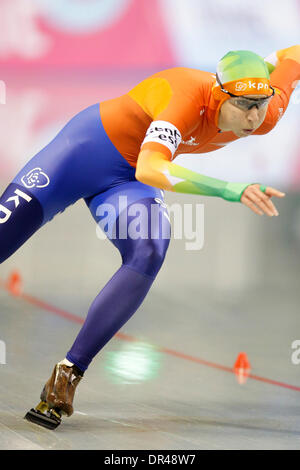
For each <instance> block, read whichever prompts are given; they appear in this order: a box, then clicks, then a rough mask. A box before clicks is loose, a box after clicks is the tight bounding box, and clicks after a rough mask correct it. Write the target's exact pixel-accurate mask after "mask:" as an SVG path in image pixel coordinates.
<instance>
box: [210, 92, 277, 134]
mask: <svg viewBox="0 0 300 470" xmlns="http://www.w3.org/2000/svg"><path fill="white" fill-rule="evenodd" d="M264 97H266V98H267V96H266V95H247V97H243V96H241V97H240V98H230V99H228V100H226V101H225V102H224V103H223V104H222V106H221V108H220V113H219V119H218V127H219V128H220V129H221V130H222V131H224V132H226V131H231V132H233V133H234V134H235V135H236V136H237V137H247V136H248V135H251V134H252V133H253V132H254V131H256V129H258V128H259V127H260V126H261V124H262V123H263V122H264V119H265V117H266V114H267V110H268V103H269V101H265V104H264V105H260V104H258V105H255V103H254V106H252V107H250V109H247V101H245V98H246V99H247V98H251V99H257V100H258V103H259V100H261V98H264ZM250 103H251V105H252V104H253V102H250ZM245 105H246V106H245Z"/></svg>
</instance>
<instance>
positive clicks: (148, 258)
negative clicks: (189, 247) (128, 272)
mask: <svg viewBox="0 0 300 470" xmlns="http://www.w3.org/2000/svg"><path fill="white" fill-rule="evenodd" d="M169 241H170V240H169V239H162V238H160V239H151V238H149V239H146V240H144V239H139V240H135V242H136V243H135V244H134V245H135V246H134V248H133V249H132V250H127V251H125V253H123V256H122V260H123V263H124V264H126V265H127V266H130V267H131V268H133V269H135V270H136V271H138V272H140V273H142V274H145V275H147V276H151V277H155V276H156V275H157V273H158V271H159V270H160V268H161V266H162V264H163V262H164V259H165V256H166V252H167V249H168V246H169Z"/></svg>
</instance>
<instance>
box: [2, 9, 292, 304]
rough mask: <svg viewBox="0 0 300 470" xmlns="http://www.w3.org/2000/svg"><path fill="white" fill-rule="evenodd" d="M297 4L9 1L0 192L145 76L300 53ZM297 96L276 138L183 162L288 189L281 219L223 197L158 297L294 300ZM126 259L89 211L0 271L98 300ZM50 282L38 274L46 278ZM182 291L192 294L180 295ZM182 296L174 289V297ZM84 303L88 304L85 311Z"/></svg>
mask: <svg viewBox="0 0 300 470" xmlns="http://www.w3.org/2000/svg"><path fill="white" fill-rule="evenodd" d="M299 26H300V1H299V0H286V1H285V2H282V1H281V0H264V2H261V1H260V0H244V1H241V0H231V1H227V0H225V1H224V0H211V1H210V2H206V1H202V0H200V1H199V0H151V1H150V0H0V136H1V139H0V188H1V191H3V190H4V189H5V187H6V185H7V184H8V183H9V181H10V180H11V179H12V178H13V177H14V175H15V173H16V172H17V171H18V170H19V169H20V168H21V167H22V166H23V165H24V164H25V162H26V161H28V159H29V158H31V157H32V156H33V155H34V154H35V153H37V152H38V151H39V150H40V149H41V148H42V147H43V146H44V145H46V144H47V143H48V142H49V141H50V140H51V139H52V138H53V137H54V136H55V135H56V133H57V132H58V131H59V130H60V129H61V128H62V126H63V125H64V124H65V123H66V122H67V120H68V119H70V118H71V117H72V116H73V115H74V114H75V113H77V112H78V111H80V110H82V109H83V108H85V107H87V106H89V105H91V104H94V103H96V102H99V101H103V100H106V99H109V98H112V97H115V96H118V95H120V94H122V93H126V92H127V91H128V90H129V89H130V88H131V87H133V86H134V85H135V84H136V83H138V82H139V81H140V80H142V79H143V78H146V77H147V76H148V75H150V74H152V73H154V72H156V71H158V70H161V69H164V68H169V67H175V66H187V67H194V68H199V69H202V70H206V71H211V72H215V67H216V63H217V61H218V60H219V59H220V58H221V57H222V56H223V55H225V54H226V53H227V52H228V50H234V49H250V50H253V51H254V52H257V53H258V54H260V55H261V56H263V57H265V56H267V55H269V54H270V53H271V52H273V51H274V50H277V49H282V48H285V47H289V46H291V45H295V44H299V43H300V35H299V31H300V28H299ZM299 111H300V90H299V88H296V89H295V92H294V95H293V97H292V99H291V102H290V106H289V108H288V110H287V112H286V114H285V115H284V117H283V119H282V120H281V121H280V122H279V123H278V125H277V126H276V128H275V129H274V130H273V131H272V132H271V133H269V134H268V135H266V136H253V137H249V138H247V140H245V139H242V140H240V141H238V142H235V143H233V144H232V145H230V146H228V147H226V148H222V149H220V150H218V152H216V153H213V154H212V153H210V154H209V155H201V156H195V155H193V156H190V157H189V156H185V157H184V162H183V158H182V157H179V161H178V163H179V162H181V160H180V159H182V164H186V165H187V166H189V167H192V168H194V169H196V170H197V171H199V172H200V173H201V172H202V173H203V174H206V175H209V176H213V177H216V178H220V179H225V180H227V181H239V182H242V181H246V182H248V181H249V182H252V181H253V182H261V183H263V184H265V185H271V186H275V187H277V188H278V189H280V190H284V191H286V193H287V196H286V198H285V199H284V200H282V201H279V202H278V204H277V207H278V210H279V213H280V216H279V217H274V218H272V219H269V218H268V217H267V216H264V217H259V216H256V215H255V214H253V213H251V212H250V211H249V209H247V208H245V207H242V206H241V205H238V204H233V203H228V202H225V201H222V200H220V199H217V198H213V199H212V198H198V197H195V196H187V195H179V194H177V195H173V194H167V195H166V201H167V202H168V203H173V202H174V201H177V202H180V203H181V204H184V203H192V204H195V203H203V204H204V205H205V217H204V223H205V227H204V233H205V241H204V246H203V248H202V249H201V250H199V251H197V252H191V251H190V252H188V251H186V249H185V245H184V241H183V240H182V241H180V240H172V242H171V246H170V249H169V253H168V255H167V259H166V263H165V265H164V267H163V268H162V271H161V273H160V275H159V276H160V277H159V279H160V282H157V283H156V285H155V286H156V287H155V288H156V289H158V290H159V291H160V292H161V295H163V294H164V292H168V291H169V289H170V285H172V286H174V294H173V295H174V296H175V297H176V295H184V294H185V293H187V292H189V289H191V290H192V289H194V290H195V292H197V290H199V289H200V290H201V289H202V291H203V292H204V291H205V292H211V291H213V292H220V293H221V295H225V294H226V292H228V293H229V294H230V295H232V292H237V293H239V292H244V291H245V289H249V288H251V289H254V291H253V292H254V293H255V292H256V291H255V289H257V288H261V289H263V288H264V287H265V288H266V289H267V288H269V289H270V290H271V291H272V290H273V291H276V293H277V294H278V293H279V292H281V290H282V291H283V292H285V293H287V298H291V297H293V298H296V297H297V296H298V297H299V289H298V285H299V274H300V267H299V261H298V259H299V258H298V253H299V247H300V191H299V189H300V139H299ZM119 263H120V259H119V255H118V254H117V253H116V252H115V250H114V248H113V247H112V246H110V244H109V242H108V241H100V240H98V239H97V237H96V227H95V223H94V221H93V220H92V218H91V216H90V214H89V213H88V211H87V209H86V207H85V206H84V204H83V203H82V202H78V203H77V204H76V205H75V206H74V207H72V208H70V209H69V210H67V211H66V212H65V213H64V214H63V215H59V216H58V217H56V218H55V219H54V220H53V221H52V222H51V223H50V224H48V225H46V226H45V227H44V228H43V229H42V230H41V231H40V232H39V233H38V234H36V235H35V236H34V237H33V238H32V239H31V240H30V241H29V242H28V243H27V244H26V245H25V246H24V247H23V248H22V249H21V250H19V252H18V253H16V254H15V255H14V256H13V257H12V258H10V259H9V260H8V261H7V262H6V263H4V265H2V266H1V270H0V276H2V277H5V276H7V275H8V273H9V271H10V270H11V269H13V268H16V267H17V268H19V269H21V271H22V273H23V275H24V277H25V278H26V280H27V288H28V290H31V291H34V290H35V289H39V290H40V292H43V289H44V290H45V295H47V293H48V294H49V288H50V291H51V289H52V288H53V290H55V292H56V295H59V292H60V291H61V292H64V293H66V292H67V293H69V294H70V295H78V297H79V298H80V297H82V296H83V295H84V294H89V295H90V294H91V293H96V291H97V289H98V287H99V286H100V285H103V284H104V282H106V281H107V280H108V278H109V276H110V275H112V274H113V273H114V271H115V269H116V268H117V267H118V265H119ZM41 273H42V274H41ZM183 282H184V286H185V289H183V290H184V292H183V290H182V289H181V290H180V286H181V287H182V283H183ZM176 286H178V288H179V290H177V292H176V289H175V287H176ZM78 305H80V304H78Z"/></svg>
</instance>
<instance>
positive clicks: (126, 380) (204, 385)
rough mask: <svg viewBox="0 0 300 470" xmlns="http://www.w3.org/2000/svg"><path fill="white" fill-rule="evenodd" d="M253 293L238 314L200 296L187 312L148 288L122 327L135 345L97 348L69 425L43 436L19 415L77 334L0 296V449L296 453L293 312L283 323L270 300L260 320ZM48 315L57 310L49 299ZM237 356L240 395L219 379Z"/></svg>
mask: <svg viewBox="0 0 300 470" xmlns="http://www.w3.org/2000/svg"><path fill="white" fill-rule="evenodd" d="M264 295H265V297H263V296H262V294H261V295H258V293H257V292H255V295H251V294H250V293H249V297H248V298H247V299H246V298H245V297H243V299H241V300H240V302H241V304H240V305H239V302H236V303H235V305H232V303H231V304H230V303H228V304H226V302H223V303H222V304H221V303H219V302H218V301H217V300H216V301H215V302H211V301H210V302H208V300H207V299H205V298H204V296H202V297H201V298H202V305H201V309H200V310H199V301H198V300H197V296H196V295H195V293H192V292H190V295H189V296H187V297H186V298H185V299H184V300H183V301H182V304H180V303H179V302H178V301H176V302H173V303H172V301H171V300H170V298H168V296H167V295H166V296H165V297H162V296H161V295H159V294H158V293H157V292H156V291H155V289H154V290H153V291H152V293H151V295H150V294H149V296H148V298H147V300H146V301H145V303H144V304H143V306H142V307H141V308H140V310H139V312H137V313H136V314H135V316H134V317H133V318H132V319H131V320H130V321H129V322H128V323H127V325H125V327H124V328H123V329H122V332H123V333H124V334H125V335H129V336H132V337H134V338H135V339H136V340H137V341H136V342H135V341H130V337H129V336H128V337H126V336H124V337H119V338H113V339H112V340H111V341H110V342H109V343H108V345H107V346H106V347H105V348H104V349H103V350H102V352H101V353H100V354H99V355H98V356H97V357H96V359H95V360H94V361H93V363H92V364H91V366H90V368H89V369H88V371H87V372H86V374H85V376H84V380H82V382H81V383H80V384H79V386H78V389H77V391H76V396H75V402H74V405H75V413H74V414H73V416H72V417H70V418H64V419H63V422H62V424H61V425H60V426H59V427H58V428H57V429H56V430H55V431H49V430H47V429H44V428H41V427H39V426H37V425H35V424H31V423H29V422H27V421H25V420H24V419H23V417H24V414H25V413H26V412H27V411H28V410H29V409H30V408H31V407H34V406H35V405H36V404H37V403H38V401H39V394H40V392H41V389H42V387H43V385H44V383H45V381H46V380H47V379H48V377H49V376H50V374H51V372H52V368H53V366H54V364H55V363H56V362H57V361H58V360H61V359H62V358H63V357H64V356H65V353H66V351H67V350H68V348H69V347H70V345H71V344H72V342H73V340H74V338H75V336H76V334H77V332H78V331H79V328H80V324H79V323H78V322H76V318H75V317H74V318H73V319H72V318H71V319H68V318H64V317H62V316H61V312H59V311H58V312H57V311H56V312H54V311H52V312H51V311H50V310H49V305H45V306H44V307H41V306H37V305H33V304H32V303H30V302H28V300H25V299H24V298H22V297H16V296H12V295H11V294H10V293H9V292H8V291H7V290H5V289H3V288H1V289H0V302H1V337H0V339H1V338H3V339H5V346H6V364H1V365H0V377H1V382H0V390H1V395H0V397H1V398H0V434H1V439H0V448H1V449H66V450H67V449H106V450H116V449H120V450H124V449H131V450H133V449H146V450H154V449H156V450H160V449H168V450H170V449H172V450H176V449H182V450H184V449H299V447H300V420H299V415H300V412H299V402H300V373H299V371H300V365H299V366H297V365H294V364H292V362H291V354H292V352H293V351H292V349H290V345H291V342H292V340H294V339H296V336H297V333H296V332H297V324H298V316H297V313H298V305H297V304H296V303H295V305H292V304H291V303H290V304H289V322H288V323H287V322H286V321H285V318H284V315H283V313H282V312H283V310H284V305H285V299H284V298H282V295H279V294H278V296H277V297H276V293H275V294H274V292H273V293H272V296H273V300H272V304H273V309H272V312H270V313H268V311H267V308H266V306H267V300H268V296H269V295H271V293H266V292H265V293H264ZM274 296H275V298H274ZM258 299H259V300H258ZM66 304H67V302H66ZM51 305H54V306H56V307H58V308H61V309H65V305H64V304H63V300H62V299H61V298H60V299H59V300H57V302H55V298H54V299H53V301H52V303H51ZM70 307H71V306H70V302H69V303H68V309H66V310H67V311H69V312H70V313H72V308H70ZM74 310H75V304H74ZM241 310H243V320H242V321H239V315H240V311H241ZM262 311H264V315H262V314H261V312H262ZM187 318H188V321H187ZM74 320H75V321H74ZM79 322H80V320H79ZM216 325H218V327H216ZM141 343H142V344H143V345H144V347H145V348H144V350H143V347H142V346H141ZM145 345H146V346H145ZM147 345H148V346H147ZM137 346H139V347H137ZM242 350H243V351H246V352H247V354H248V357H249V361H250V363H251V367H252V370H251V374H252V376H250V377H249V378H248V380H247V382H246V384H244V385H240V384H239V383H238V382H237V380H236V377H235V375H234V374H233V373H231V372H230V371H229V370H226V367H227V368H228V369H231V368H232V367H233V364H234V361H235V359H236V356H237V354H238V353H239V352H240V351H242ZM151 351H152V353H151ZM139 354H140V356H139ZM116 358H119V362H118V361H117V360H116ZM120 358H121V359H120ZM124 358H125V359H124ZM126 360H127V363H126ZM113 361H115V362H113ZM204 361H208V364H206V363H205V362H204ZM117 362H118V364H117ZM133 363H135V364H136V368H135V369H134V366H133ZM141 363H142V366H141ZM113 364H114V366H113ZM126 364H127V365H126ZM214 365H216V367H214ZM218 366H220V367H218ZM222 366H224V370H223V369H222ZM147 374H148V375H147ZM260 378H262V379H263V380H260ZM268 379H269V380H270V381H272V380H273V381H274V383H271V382H268ZM265 380H266V381H265ZM277 382H278V383H277ZM291 386H294V387H295V389H293V388H292V387H291Z"/></svg>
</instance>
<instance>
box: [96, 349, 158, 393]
mask: <svg viewBox="0 0 300 470" xmlns="http://www.w3.org/2000/svg"><path fill="white" fill-rule="evenodd" d="M161 360H162V355H161V353H160V352H159V351H158V350H157V348H156V347H155V346H152V345H151V344H148V343H143V342H136V343H129V344H124V345H122V347H121V348H120V349H119V350H118V351H109V352H107V353H106V361H105V366H104V367H105V370H106V372H107V374H108V377H109V379H110V380H111V381H112V382H115V383H123V384H124V383H127V384H137V383H141V382H145V381H147V380H151V379H154V378H155V377H156V376H157V375H158V372H159V369H160V366H161Z"/></svg>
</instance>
